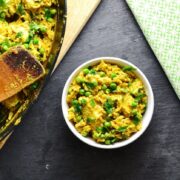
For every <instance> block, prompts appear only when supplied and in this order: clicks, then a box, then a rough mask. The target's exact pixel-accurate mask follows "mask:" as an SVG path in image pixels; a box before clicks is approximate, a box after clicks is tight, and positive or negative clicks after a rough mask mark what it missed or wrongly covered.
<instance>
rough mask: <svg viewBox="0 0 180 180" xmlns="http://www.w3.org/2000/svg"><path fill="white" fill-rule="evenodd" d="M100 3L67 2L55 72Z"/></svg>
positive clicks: (92, 0)
mask: <svg viewBox="0 0 180 180" xmlns="http://www.w3.org/2000/svg"><path fill="white" fill-rule="evenodd" d="M100 2H101V0H67V24H66V32H65V37H64V41H63V45H62V48H61V52H60V55H59V57H58V60H57V63H56V65H55V68H54V70H55V69H56V68H57V66H58V65H59V63H60V62H61V60H62V59H63V57H64V56H65V54H66V53H67V51H68V50H69V48H70V47H71V45H72V44H73V42H74V41H75V39H76V38H77V36H78V35H79V33H80V32H81V30H82V29H83V27H84V26H85V24H86V23H87V21H88V20H89V18H90V17H91V15H92V14H93V12H94V11H95V9H96V8H97V6H98V5H99V3H100ZM9 137H10V135H8V136H7V137H6V138H5V139H4V140H3V141H2V142H0V149H1V148H2V147H3V146H4V144H5V142H6V141H7V139H8V138H9Z"/></svg>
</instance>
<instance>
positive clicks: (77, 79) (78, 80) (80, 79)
mask: <svg viewBox="0 0 180 180" xmlns="http://www.w3.org/2000/svg"><path fill="white" fill-rule="evenodd" d="M76 82H77V83H79V84H80V83H83V82H84V80H83V79H82V78H80V77H77V78H76Z"/></svg>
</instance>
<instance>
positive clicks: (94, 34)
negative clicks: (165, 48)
mask: <svg viewBox="0 0 180 180" xmlns="http://www.w3.org/2000/svg"><path fill="white" fill-rule="evenodd" d="M98 56H117V57H121V58H124V59H127V60H129V61H130V62H133V63H134V64H135V65H137V66H139V67H140V69H141V70H142V71H143V72H144V73H145V74H146V75H147V77H148V79H149V81H150V82H151V84H152V87H153V90H154V95H155V112H154V116H153V119H152V123H151V124H150V126H149V128H148V129H147V131H146V132H145V134H144V135H143V136H142V137H141V138H140V139H139V140H137V141H136V142H135V143H133V144H131V145H129V146H127V147H124V148H121V149H116V150H110V151H108V150H99V149H94V148H91V147H89V146H88V145H85V144H83V143H82V142H80V141H79V140H78V139H76V138H75V137H74V136H73V135H72V133H71V132H70V131H69V129H68V128H67V126H66V124H65V122H64V119H63V116H62V111H61V94H62V89H63V86H64V84H65V81H66V80H67V78H68V76H69V75H70V73H71V72H72V71H73V70H74V69H75V68H76V67H77V66H78V65H80V64H81V63H83V62H85V61H86V60H88V59H91V58H95V57H98ZM0 179H2V180H36V179H37V180H57V179H62V180H66V179H67V180H69V179H70V180H71V179H72V180H76V179H77V180H79V179H80V180H81V179H95V180H96V179H98V180H99V179H103V180H106V179H107V180H111V179H112V180H114V179H122V180H124V179H125V180H126V179H127V180H131V179H132V180H134V179H137V180H141V179H142V180H144V179H147V180H151V179H153V180H156V179H160V180H161V179H162V180H178V179H180V103H179V100H178V99H177V96H176V95H175V93H174V91H173V89H172V87H171V85H170V83H169V82H168V80H167V78H166V76H165V74H164V72H163V70H162V68H161V67H160V65H159V63H158V61H157V60H156V58H155V56H154V55H153V53H152V51H151V49H150V47H149V45H148V44H147V43H146V41H145V39H144V37H143V35H142V33H141V31H140V29H139V27H138V25H137V24H136V22H135V20H134V18H133V16H132V14H131V12H130V10H129V9H128V7H127V5H126V3H125V2H124V1H123V0H103V2H102V4H101V5H100V6H99V8H98V9H97V11H96V12H95V14H94V15H93V17H92V18H91V20H90V21H89V23H88V24H87V26H86V27H85V29H84V30H83V32H82V33H81V35H80V36H79V38H78V39H77V41H76V43H75V44H74V45H73V47H72V48H71V50H70V51H69V53H68V54H67V56H66V57H65V58H64V61H63V62H62V63H61V65H60V67H59V68H58V70H57V71H56V72H55V74H54V75H53V77H52V78H51V80H50V81H49V83H48V85H47V86H46V88H45V89H44V91H43V93H42V94H41V96H40V98H39V100H38V102H37V103H36V104H35V105H34V106H33V107H32V108H31V110H30V111H29V112H28V113H27V114H26V116H25V118H24V121H23V122H22V123H21V125H20V126H19V127H17V128H16V131H15V132H14V134H13V136H12V137H11V138H10V140H9V141H8V142H7V144H6V146H5V147H4V148H3V150H2V151H1V152H0Z"/></svg>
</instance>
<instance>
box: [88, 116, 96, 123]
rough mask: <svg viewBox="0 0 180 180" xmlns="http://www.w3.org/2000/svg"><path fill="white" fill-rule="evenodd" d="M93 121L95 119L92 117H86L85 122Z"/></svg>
mask: <svg viewBox="0 0 180 180" xmlns="http://www.w3.org/2000/svg"><path fill="white" fill-rule="evenodd" d="M94 121H95V119H94V118H92V117H88V118H87V122H88V123H92V122H94Z"/></svg>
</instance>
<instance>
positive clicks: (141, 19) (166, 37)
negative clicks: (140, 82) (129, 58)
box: [126, 0, 180, 99]
mask: <svg viewBox="0 0 180 180" xmlns="http://www.w3.org/2000/svg"><path fill="white" fill-rule="evenodd" d="M126 1H127V3H128V5H129V7H130V9H131V10H132V12H133V14H134V16H135V18H136V20H137V22H138V24H139V25H140V27H141V29H142V31H143V33H144V35H145V37H146V39H147V41H148V42H149V44H150V46H151V48H152V50H153V51H154V53H155V55H156V57H157V59H158V60H159V62H160V64H161V66H162V67H163V69H164V71H165V73H166V75H167V76H168V78H169V80H170V82H171V84H172V86H173V87H174V90H175V91H176V93H177V95H178V97H179V99H180V0H126Z"/></svg>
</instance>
